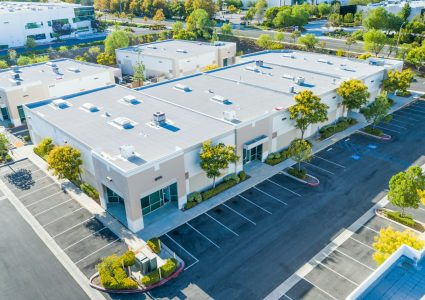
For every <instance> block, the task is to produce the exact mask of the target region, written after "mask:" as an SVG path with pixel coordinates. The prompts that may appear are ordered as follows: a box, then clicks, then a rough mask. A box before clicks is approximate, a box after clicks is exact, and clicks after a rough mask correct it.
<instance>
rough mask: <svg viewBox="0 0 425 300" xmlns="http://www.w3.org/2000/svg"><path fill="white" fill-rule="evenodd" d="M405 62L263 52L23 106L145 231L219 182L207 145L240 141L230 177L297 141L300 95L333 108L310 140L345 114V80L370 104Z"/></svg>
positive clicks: (114, 209) (110, 204)
mask: <svg viewBox="0 0 425 300" xmlns="http://www.w3.org/2000/svg"><path fill="white" fill-rule="evenodd" d="M401 67H402V62H398V61H389V60H369V61H359V60H354V59H347V58H341V57H334V56H326V55H319V54H313V53H305V52H287V51H278V52H273V51H272V52H260V53H256V54H254V55H250V56H246V57H244V58H243V62H241V63H239V64H235V65H232V66H229V67H225V68H221V69H217V70H213V71H210V72H207V73H198V74H195V75H191V76H187V77H184V78H180V79H175V80H170V81H165V82H162V83H159V84H155V85H151V86H147V87H143V88H140V89H138V90H130V89H127V88H124V87H121V86H111V87H105V88H102V89H99V90H96V91H90V92H86V93H81V94H77V95H70V96H67V97H62V100H60V99H57V98H56V99H55V98H54V99H50V100H45V101H42V102H38V103H33V104H28V105H27V106H26V107H25V110H26V114H27V115H28V118H29V120H28V124H29V129H30V132H31V135H32V138H33V141H34V142H36V143H37V142H39V141H40V139H41V138H43V137H46V136H49V137H52V138H53V140H54V142H55V143H56V144H64V143H68V144H71V145H73V146H75V147H77V148H78V149H80V150H81V152H82V155H83V159H84V174H85V175H84V176H85V180H87V181H88V182H89V183H90V184H92V185H94V186H95V187H96V188H97V189H98V190H99V191H100V194H101V201H102V205H103V206H104V208H106V209H108V210H109V211H110V212H111V214H113V215H115V216H116V217H117V218H120V219H121V220H122V221H123V222H124V223H126V224H127V225H128V227H129V228H130V229H131V230H133V231H138V230H141V229H142V228H143V227H144V224H145V223H146V224H149V218H150V216H155V215H157V214H160V213H161V211H163V212H166V211H167V210H168V209H178V208H182V207H183V206H184V204H185V202H186V195H188V194H189V193H191V192H194V191H200V190H203V189H205V188H207V187H209V186H210V185H211V184H212V181H211V180H210V179H208V178H207V177H206V175H205V173H204V171H203V170H202V169H201V168H200V166H199V152H200V149H201V145H202V143H203V142H205V141H207V140H212V142H213V143H217V142H223V143H225V144H227V145H233V146H235V147H236V151H237V154H238V155H239V156H240V160H239V161H238V162H237V163H236V164H233V165H231V166H230V167H229V168H228V170H225V172H224V173H233V172H238V171H240V170H242V169H244V168H245V166H246V165H248V164H250V163H251V162H252V161H263V160H264V159H265V158H266V157H267V155H268V154H269V153H271V152H274V151H277V150H280V149H283V148H285V147H287V146H288V145H289V144H290V142H291V141H292V140H293V139H295V138H297V137H299V134H300V133H299V131H297V129H295V127H294V122H293V121H292V120H290V119H289V115H288V111H287V109H288V108H289V107H290V106H292V105H293V104H294V96H295V95H296V93H297V92H299V91H301V90H304V89H308V90H312V91H313V92H314V93H315V94H316V95H318V96H320V97H321V99H322V101H323V102H324V103H326V104H327V105H328V106H329V112H328V121H327V122H325V123H322V124H315V125H313V126H310V128H309V129H308V130H307V131H306V133H305V135H306V136H311V135H313V134H315V133H316V132H317V130H318V128H319V127H321V126H323V125H325V124H328V123H331V122H334V121H335V120H337V119H338V118H339V117H341V116H344V115H346V113H347V112H346V111H345V110H344V109H343V107H342V105H341V99H340V97H339V96H338V95H337V93H336V89H337V88H338V87H339V85H340V84H341V83H342V82H343V81H344V80H347V79H350V78H357V79H360V80H362V81H363V82H364V83H365V84H366V85H367V86H368V87H369V91H370V93H371V96H370V100H372V99H373V98H374V97H375V96H376V95H377V94H378V93H379V91H380V87H381V81H382V79H383V78H384V76H385V74H386V70H387V69H390V68H391V69H393V68H397V69H399V68H401ZM58 100H59V101H58ZM74 120H78V122H74ZM173 203H174V204H173ZM161 207H163V208H161ZM153 211H156V212H155V213H152V215H150V213H151V212H153Z"/></svg>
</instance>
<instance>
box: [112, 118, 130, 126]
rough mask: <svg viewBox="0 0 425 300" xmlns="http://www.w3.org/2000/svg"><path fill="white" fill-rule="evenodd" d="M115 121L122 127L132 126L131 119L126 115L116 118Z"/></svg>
mask: <svg viewBox="0 0 425 300" xmlns="http://www.w3.org/2000/svg"><path fill="white" fill-rule="evenodd" d="M114 123H115V124H117V125H119V126H121V127H122V128H129V127H131V126H132V124H131V121H130V119H127V118H125V117H119V118H115V119H114Z"/></svg>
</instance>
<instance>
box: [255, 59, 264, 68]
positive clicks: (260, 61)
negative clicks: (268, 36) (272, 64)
mask: <svg viewBox="0 0 425 300" xmlns="http://www.w3.org/2000/svg"><path fill="white" fill-rule="evenodd" d="M255 65H256V66H257V67H262V66H263V65H264V61H262V60H256V61H255Z"/></svg>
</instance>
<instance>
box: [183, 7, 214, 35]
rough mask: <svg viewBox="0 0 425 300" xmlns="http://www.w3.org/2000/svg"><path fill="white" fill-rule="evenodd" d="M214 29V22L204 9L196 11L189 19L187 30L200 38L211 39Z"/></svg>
mask: <svg viewBox="0 0 425 300" xmlns="http://www.w3.org/2000/svg"><path fill="white" fill-rule="evenodd" d="M213 28H214V21H212V20H211V19H210V17H209V16H208V13H207V12H206V11H205V10H204V9H201V8H200V9H196V10H194V11H193V12H192V13H191V14H190V16H189V17H187V20H186V29H187V30H188V31H192V32H194V33H195V34H196V36H198V37H203V38H205V39H209V38H210V37H211V33H212V29H213Z"/></svg>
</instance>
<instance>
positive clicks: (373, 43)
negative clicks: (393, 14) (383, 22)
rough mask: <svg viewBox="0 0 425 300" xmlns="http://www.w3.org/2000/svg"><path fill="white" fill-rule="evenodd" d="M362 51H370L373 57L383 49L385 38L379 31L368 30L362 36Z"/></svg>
mask: <svg viewBox="0 0 425 300" xmlns="http://www.w3.org/2000/svg"><path fill="white" fill-rule="evenodd" d="M363 39H364V49H365V50H366V51H372V52H373V53H375V56H378V54H379V53H380V52H381V51H382V49H384V46H385V43H387V36H386V35H385V33H383V32H382V31H380V30H375V29H372V30H369V31H367V32H366V33H365V34H364V35H363Z"/></svg>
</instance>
